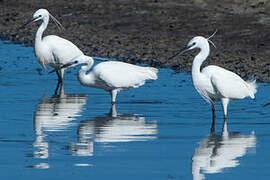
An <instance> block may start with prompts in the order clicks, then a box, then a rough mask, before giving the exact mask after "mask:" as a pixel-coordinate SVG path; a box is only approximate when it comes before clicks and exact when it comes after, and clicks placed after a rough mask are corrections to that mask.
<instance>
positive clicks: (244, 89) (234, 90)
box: [171, 34, 257, 127]
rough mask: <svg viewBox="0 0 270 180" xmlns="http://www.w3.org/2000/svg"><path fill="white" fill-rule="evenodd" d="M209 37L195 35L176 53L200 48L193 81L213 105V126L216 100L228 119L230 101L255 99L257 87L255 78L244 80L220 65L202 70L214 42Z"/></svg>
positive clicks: (196, 87) (193, 69) (193, 70)
mask: <svg viewBox="0 0 270 180" xmlns="http://www.w3.org/2000/svg"><path fill="white" fill-rule="evenodd" d="M213 35H214V34H213ZM213 35H212V36H213ZM212 36H210V37H209V38H211V37H212ZM209 38H204V37H202V36H197V37H194V38H193V39H191V40H190V41H189V43H188V45H187V46H186V47H185V48H183V49H182V50H181V51H180V52H179V53H177V54H176V55H178V54H182V53H183V52H185V51H188V50H192V49H195V48H198V49H200V52H199V54H197V55H196V57H195V58H194V60H193V64H192V81H193V85H194V87H195V89H196V90H197V91H198V92H199V94H200V95H201V96H202V97H203V98H204V99H205V100H206V101H207V102H208V103H210V104H211V105H212V113H213V121H212V127H213V125H214V123H215V102H216V101H221V103H222V107H223V113H224V119H226V118H227V106H228V104H229V102H230V101H231V100H236V99H243V98H245V97H247V96H249V97H251V98H252V99H254V98H255V97H254V94H255V93H256V91H257V90H256V88H257V87H256V81H255V80H254V81H244V80H243V79H242V78H241V77H240V76H238V75H237V74H235V73H233V72H231V71H228V70H226V69H224V68H221V67H218V66H214V65H210V66H207V67H205V68H203V69H202V70H201V65H202V63H203V62H204V61H205V60H206V58H207V57H208V55H209V53H210V47H209V42H210V43H212V44H213V42H212V41H210V40H209ZM213 45H214V44H213ZM176 55H174V56H172V57H171V58H173V57H175V56H176Z"/></svg>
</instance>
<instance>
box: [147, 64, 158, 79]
mask: <svg viewBox="0 0 270 180" xmlns="http://www.w3.org/2000/svg"><path fill="white" fill-rule="evenodd" d="M146 68H147V72H148V75H149V79H153V80H156V79H157V78H158V76H157V73H158V69H157V68H153V67H146Z"/></svg>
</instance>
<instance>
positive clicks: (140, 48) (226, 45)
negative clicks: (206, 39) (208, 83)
mask: <svg viewBox="0 0 270 180" xmlns="http://www.w3.org/2000/svg"><path fill="white" fill-rule="evenodd" d="M39 8H46V9H48V10H49V11H50V13H51V14H53V15H54V16H55V17H56V18H57V19H58V20H59V21H60V22H61V23H62V24H63V26H64V27H65V31H63V32H59V30H58V29H57V27H56V26H55V25H53V23H52V22H50V24H49V26H48V28H47V30H46V32H45V34H44V35H48V34H56V35H59V36H61V37H64V38H66V39H68V40H70V41H72V42H73V43H74V44H76V45H77V46H78V47H79V48H80V49H81V50H82V51H83V52H84V53H85V54H88V55H91V56H101V57H110V58H117V59H120V60H124V61H127V62H130V63H147V64H149V65H151V66H156V67H169V68H172V69H174V70H176V71H190V69H191V64H192V60H193V57H194V54H195V53H197V52H196V51H195V52H193V53H187V54H185V55H182V56H178V57H176V58H174V59H173V60H170V61H169V60H168V57H169V56H171V55H172V54H174V53H175V52H177V51H178V50H179V49H180V48H181V47H183V46H185V45H186V43H187V42H188V41H189V40H190V39H191V38H192V37H194V36H197V35H202V36H209V35H210V34H212V33H213V32H214V31H215V29H218V33H217V34H216V35H215V36H214V37H213V39H212V41H213V42H214V43H215V45H216V46H217V49H215V48H213V47H212V48H211V54H210V57H209V58H208V60H207V61H206V62H205V63H204V65H208V64H216V65H219V66H222V67H224V68H227V69H229V70H232V71H234V72H236V73H238V74H239V75H240V76H241V77H243V78H245V79H251V78H256V79H257V80H259V81H261V82H270V13H269V12H270V11H269V10H270V3H269V2H268V1H263V0H253V1H251V0H250V1H240V0H225V1H222V3H219V2H218V1H215V0H191V1H183V0H113V1H107V0H99V1H97V0H96V1H94V0H82V1H65V0H58V1H52V0H35V1H34V0H28V1H15V0H0V9H1V10H0V38H1V39H5V40H11V41H13V42H15V43H24V44H25V45H27V46H32V45H33V43H34V42H33V39H34V34H35V32H36V30H37V26H38V24H32V25H30V26H28V27H26V28H22V29H20V28H19V27H20V26H21V25H23V24H24V23H25V22H26V21H27V20H28V19H29V18H31V17H32V14H33V13H34V12H35V11H36V10H37V9H39Z"/></svg>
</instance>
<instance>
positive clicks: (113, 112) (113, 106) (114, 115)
mask: <svg viewBox="0 0 270 180" xmlns="http://www.w3.org/2000/svg"><path fill="white" fill-rule="evenodd" d="M110 115H111V116H112V117H117V111H116V107H115V104H112V107H111V110H110Z"/></svg>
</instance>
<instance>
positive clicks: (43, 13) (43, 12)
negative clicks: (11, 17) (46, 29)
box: [22, 9, 64, 31]
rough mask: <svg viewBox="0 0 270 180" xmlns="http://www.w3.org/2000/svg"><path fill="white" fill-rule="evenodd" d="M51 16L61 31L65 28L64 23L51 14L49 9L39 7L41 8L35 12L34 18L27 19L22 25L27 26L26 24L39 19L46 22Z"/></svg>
mask: <svg viewBox="0 0 270 180" xmlns="http://www.w3.org/2000/svg"><path fill="white" fill-rule="evenodd" d="M50 17H51V18H52V20H53V22H54V23H55V24H56V26H57V28H58V29H59V30H60V31H61V30H64V27H63V26H62V24H61V23H60V22H59V21H58V20H57V19H56V18H55V17H53V15H51V14H50V13H49V11H48V10H47V9H39V10H37V11H36V12H35V13H34V15H33V17H32V19H30V20H29V21H27V22H26V23H25V24H24V25H23V26H22V27H24V26H26V25H28V24H30V23H32V22H36V21H39V20H42V21H46V23H48V22H49V18H50Z"/></svg>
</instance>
